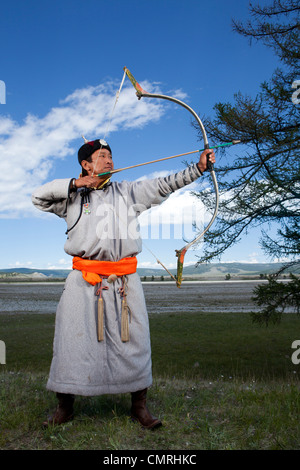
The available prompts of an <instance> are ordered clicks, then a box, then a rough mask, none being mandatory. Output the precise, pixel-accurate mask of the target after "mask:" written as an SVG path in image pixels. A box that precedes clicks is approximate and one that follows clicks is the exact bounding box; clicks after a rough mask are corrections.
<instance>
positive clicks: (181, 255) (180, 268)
mask: <svg viewBox="0 0 300 470" xmlns="http://www.w3.org/2000/svg"><path fill="white" fill-rule="evenodd" d="M124 71H125V73H126V74H127V76H128V78H129V80H130V81H131V83H132V85H133V86H134V88H135V89H136V95H137V97H138V99H141V98H159V99H163V100H168V101H172V102H173V103H176V104H178V105H180V106H182V107H183V108H185V109H186V110H187V111H189V112H190V113H191V114H192V115H193V117H194V118H195V119H196V121H197V123H198V125H199V127H200V130H201V133H202V136H203V141H204V149H209V148H210V147H209V143H208V139H207V135H206V131H205V128H204V125H203V123H202V121H201V119H200V118H199V116H198V114H197V113H196V112H195V111H194V110H193V109H192V108H191V107H190V106H188V105H187V104H186V103H184V102H183V101H181V100H179V99H177V98H173V97H172V96H167V95H161V94H157V93H148V92H147V91H145V90H144V89H143V88H142V87H141V85H140V84H139V83H138V82H137V81H136V79H135V78H134V76H133V75H132V74H131V72H130V71H129V70H128V68H127V67H124ZM207 169H208V170H209V172H210V175H211V178H212V181H213V185H214V189H215V194H216V202H215V209H214V213H213V215H212V218H211V220H210V222H209V223H208V225H207V226H206V227H205V229H204V230H203V232H202V233H200V235H198V236H197V237H195V238H194V239H193V240H192V241H190V242H189V243H187V244H186V245H185V246H184V247H183V248H181V249H180V250H176V256H177V258H178V260H177V279H176V284H177V287H180V286H181V282H182V272H183V263H184V256H185V254H186V252H187V250H188V249H189V248H190V247H191V246H192V245H194V243H197V242H198V241H199V240H200V239H201V238H202V237H203V236H204V235H205V233H206V232H207V231H208V230H209V228H210V227H211V225H212V224H213V222H214V220H215V218H216V216H217V213H218V207H219V189H218V183H217V179H216V175H215V171H214V166H213V164H212V163H211V162H210V161H209V160H208V157H207Z"/></svg>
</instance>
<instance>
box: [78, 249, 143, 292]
mask: <svg viewBox="0 0 300 470" xmlns="http://www.w3.org/2000/svg"><path fill="white" fill-rule="evenodd" d="M136 268H137V259H136V257H135V256H132V257H130V258H122V259H120V260H119V261H98V260H94V259H84V258H80V257H79V256H74V258H73V269H78V270H79V271H81V272H82V277H83V279H85V280H86V281H87V282H88V283H89V284H92V286H95V285H96V284H98V283H99V282H101V277H100V276H105V277H107V276H110V275H111V274H116V275H117V276H125V275H126V274H133V273H135V272H136Z"/></svg>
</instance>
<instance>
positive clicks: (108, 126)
mask: <svg viewBox="0 0 300 470" xmlns="http://www.w3.org/2000/svg"><path fill="white" fill-rule="evenodd" d="M125 78H126V72H124V74H123V78H122V80H121V84H120V87H119V90H118V91H117V93H116V98H115V101H114V105H113V107H112V110H111V113H110V116H109V119H108V122H107V125H106V129H105V132H104V137H103V140H104V141H105V139H106V136H107V135H108V133H109V130H110V126H111V123H112V118H113V114H114V112H115V109H116V106H117V103H118V101H119V98H120V94H121V90H122V88H123V85H124V81H125ZM102 147H103V144H102V143H100V149H99V152H98V155H97V158H96V160H95V162H94V166H93V172H92V176H94V173H95V167H96V164H97V162H98V158H99V157H100V153H101V150H102Z"/></svg>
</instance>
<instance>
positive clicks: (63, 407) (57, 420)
mask: <svg viewBox="0 0 300 470" xmlns="http://www.w3.org/2000/svg"><path fill="white" fill-rule="evenodd" d="M56 396H57V399H58V405H57V408H56V410H55V412H54V414H53V415H52V416H51V417H50V418H49V419H48V420H47V421H44V422H43V426H44V427H47V426H49V425H50V426H55V425H56V424H63V423H67V422H68V421H71V420H72V419H73V417H74V411H73V404H74V400H75V397H74V395H70V394H69V393H57V394H56Z"/></svg>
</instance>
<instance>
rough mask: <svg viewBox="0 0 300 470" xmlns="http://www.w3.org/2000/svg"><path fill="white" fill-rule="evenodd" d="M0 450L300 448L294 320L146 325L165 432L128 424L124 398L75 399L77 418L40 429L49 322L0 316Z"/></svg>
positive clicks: (163, 318)
mask: <svg viewBox="0 0 300 470" xmlns="http://www.w3.org/2000/svg"><path fill="white" fill-rule="evenodd" d="M0 320H1V330H0V339H1V340H3V341H4V342H5V343H6V355H7V356H6V362H7V363H6V365H0V382H1V386H0V449H26V450H27V449H36V450H37V449H40V450H44V449H47V450H50V449H57V450H59V449H64V450H66V449H75V450H79V449H82V450H86V449H97V450H112V451H113V450H143V449H145V450H176V449H181V450H186V451H190V450H204V449H205V450H225V449H228V450H247V449H261V450H263V449H264V450H271V449H273V450H282V449H286V450H287V449H299V448H300V427H299V420H300V394H299V390H300V382H299V375H300V374H299V372H300V364H299V365H294V364H293V363H292V361H291V355H292V352H293V350H292V349H291V344H292V342H293V341H294V340H295V339H300V328H299V318H298V317H296V316H294V315H287V316H285V317H284V319H283V322H282V324H281V325H277V326H269V327H268V328H264V327H260V326H258V325H254V324H252V323H251V320H250V317H249V315H248V314H238V313H235V314H229V313H228V314H220V313H205V314H204V313H187V314H184V313H182V314H178V315H173V314H160V315H154V316H151V318H150V325H151V334H152V353H153V354H152V358H153V376H154V384H153V387H152V388H151V389H150V390H149V408H150V409H151V411H152V412H153V414H155V415H158V416H160V418H161V419H162V421H163V427H162V428H159V429H157V430H156V431H154V432H151V431H150V432H149V431H144V430H142V429H141V428H140V427H139V425H137V424H135V423H133V422H131V420H130V419H129V417H128V416H129V408H130V396H129V394H127V395H106V396H100V397H89V398H88V397H77V399H76V401H75V413H76V415H75V419H74V420H73V421H72V422H70V423H67V424H65V425H62V426H56V427H51V428H49V429H46V430H44V429H43V428H42V426H41V423H42V421H43V420H44V419H45V418H46V416H47V414H48V413H49V412H51V411H52V409H53V408H54V407H55V406H56V399H55V395H54V394H53V393H50V392H48V391H46V390H45V384H46V380H47V376H48V370H49V366H50V361H51V356H52V340H53V333H54V320H55V316H54V315H47V314H43V315H39V314H35V315H29V314H27V315H13V316H8V315H1V319H0Z"/></svg>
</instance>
